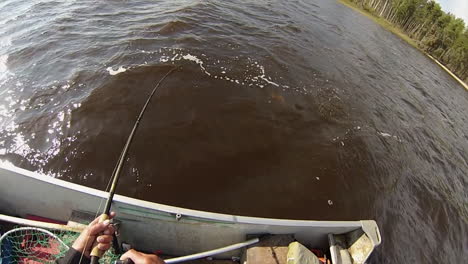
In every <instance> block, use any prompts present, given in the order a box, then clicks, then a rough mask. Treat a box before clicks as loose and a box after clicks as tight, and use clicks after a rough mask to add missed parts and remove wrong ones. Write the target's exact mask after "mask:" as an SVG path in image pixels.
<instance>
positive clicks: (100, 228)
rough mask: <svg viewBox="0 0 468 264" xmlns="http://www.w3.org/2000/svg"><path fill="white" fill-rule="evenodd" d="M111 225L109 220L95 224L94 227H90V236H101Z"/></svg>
mask: <svg viewBox="0 0 468 264" xmlns="http://www.w3.org/2000/svg"><path fill="white" fill-rule="evenodd" d="M109 225H110V221H109V220H105V221H104V222H102V223H97V224H94V225H92V226H90V227H89V230H88V232H89V235H90V236H96V235H98V234H100V233H101V232H104V230H106V229H107V227H109Z"/></svg>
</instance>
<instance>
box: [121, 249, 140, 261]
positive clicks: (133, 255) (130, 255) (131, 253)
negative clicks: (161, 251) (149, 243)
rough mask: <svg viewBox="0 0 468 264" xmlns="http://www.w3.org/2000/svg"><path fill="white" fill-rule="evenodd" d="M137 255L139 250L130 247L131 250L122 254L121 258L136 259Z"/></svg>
mask: <svg viewBox="0 0 468 264" xmlns="http://www.w3.org/2000/svg"><path fill="white" fill-rule="evenodd" d="M137 257H138V252H137V251H136V250H134V249H130V250H129V251H127V252H125V254H123V255H122V256H120V260H126V259H131V260H133V261H135V259H136V258H137Z"/></svg>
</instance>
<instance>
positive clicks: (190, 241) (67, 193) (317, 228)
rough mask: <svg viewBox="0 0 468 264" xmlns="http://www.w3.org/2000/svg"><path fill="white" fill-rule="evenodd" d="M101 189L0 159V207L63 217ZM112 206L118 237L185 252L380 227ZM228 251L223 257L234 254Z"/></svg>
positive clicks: (89, 203)
mask: <svg viewBox="0 0 468 264" xmlns="http://www.w3.org/2000/svg"><path fill="white" fill-rule="evenodd" d="M105 198H107V193H106V192H103V191H99V190H96V189H93V188H88V187H85V186H81V185H77V184H73V183H69V182H66V181H62V180H58V179H55V178H53V177H49V176H45V175H40V174H38V173H34V172H31V171H27V170H24V169H20V168H17V167H14V166H12V165H6V164H1V163H0V213H5V214H9V215H16V216H20V217H24V216H26V215H27V214H33V215H38V216H44V217H49V218H53V219H57V220H62V221H68V220H69V219H70V216H71V214H72V212H73V211H81V212H88V213H93V214H94V213H96V212H100V211H101V210H102V207H101V209H100V210H99V206H100V205H101V206H104V203H105ZM112 211H115V212H117V215H118V220H120V221H121V227H120V237H121V238H122V240H123V241H125V242H127V243H129V244H131V245H133V246H134V247H136V248H138V249H140V250H146V251H154V250H162V251H163V252H164V253H166V254H170V255H176V256H177V255H187V254H193V253H196V252H200V251H206V250H210V249H213V248H218V247H222V246H226V245H230V244H234V243H238V242H242V241H245V240H246V236H247V235H249V234H294V236H295V238H296V239H297V240H298V241H301V243H303V244H305V245H308V246H310V247H314V248H328V247H329V243H328V234H344V233H349V232H351V231H354V230H357V229H362V230H363V231H364V232H365V234H366V235H367V236H368V237H369V238H370V239H371V241H372V243H373V245H372V246H373V248H372V250H373V249H374V248H375V247H376V246H378V245H379V244H380V233H379V229H378V227H377V224H376V223H375V221H373V220H366V221H302V220H283V219H268V218H257V217H245V216H235V215H227V214H217V213H210V212H204V211H196V210H190V209H184V208H179V207H174V206H167V205H162V204H157V203H152V202H147V201H142V200H138V199H133V198H130V197H126V196H121V195H115V197H114V202H113V204H112ZM236 254H240V253H239V252H234V253H228V254H226V255H225V256H224V257H228V256H235V255H236Z"/></svg>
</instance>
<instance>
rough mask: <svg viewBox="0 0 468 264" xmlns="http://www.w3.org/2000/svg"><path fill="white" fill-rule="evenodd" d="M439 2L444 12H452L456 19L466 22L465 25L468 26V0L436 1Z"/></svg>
mask: <svg viewBox="0 0 468 264" xmlns="http://www.w3.org/2000/svg"><path fill="white" fill-rule="evenodd" d="M436 1H437V2H439V4H440V6H441V7H442V10H444V11H445V12H450V13H452V14H454V15H455V16H456V17H459V18H462V19H463V20H465V25H466V24H468V0H436Z"/></svg>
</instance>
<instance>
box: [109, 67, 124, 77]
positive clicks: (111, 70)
mask: <svg viewBox="0 0 468 264" xmlns="http://www.w3.org/2000/svg"><path fill="white" fill-rule="evenodd" d="M106 70H107V71H108V72H109V74H110V75H117V74H119V73H122V72H126V71H127V69H125V68H124V67H123V66H120V67H119V68H118V69H117V70H115V71H114V69H113V67H107V69H106Z"/></svg>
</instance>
